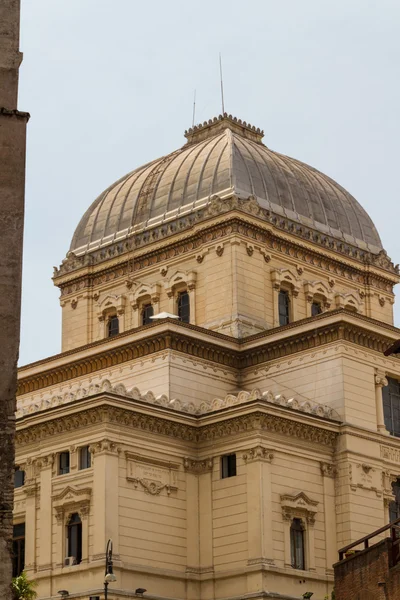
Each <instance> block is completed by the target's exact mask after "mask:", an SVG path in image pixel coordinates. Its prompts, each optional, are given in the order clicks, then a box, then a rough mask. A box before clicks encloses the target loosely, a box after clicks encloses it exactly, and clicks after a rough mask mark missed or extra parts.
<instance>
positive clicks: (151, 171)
mask: <svg viewBox="0 0 400 600" xmlns="http://www.w3.org/2000/svg"><path fill="white" fill-rule="evenodd" d="M185 135H186V137H187V139H188V142H187V144H186V145H185V146H183V147H182V148H180V149H179V150H176V151H175V152H172V153H171V154H168V155H167V156H164V157H162V158H159V159H157V160H155V161H153V162H151V163H149V164H147V165H144V166H143V167H139V168H138V169H135V170H134V171H132V172H131V173H129V174H128V175H125V176H124V177H122V178H121V179H120V180H119V181H117V182H116V183H114V184H112V185H111V186H110V187H109V188H108V189H107V190H106V191H105V192H103V193H102V194H101V195H100V196H99V197H98V198H97V199H96V200H95V201H94V202H93V204H92V205H91V206H90V207H89V209H88V210H87V211H86V213H85V214H84V215H83V217H82V219H81V221H80V223H79V225H78V227H77V228H76V231H75V234H74V236H73V239H72V243H71V248H70V250H71V251H73V252H75V253H76V254H78V255H79V254H83V253H85V252H88V251H90V250H92V249H95V248H98V247H100V246H102V245H105V244H109V243H110V242H112V241H114V240H120V239H123V238H124V237H126V236H127V235H129V234H130V233H133V232H135V231H138V230H141V229H143V228H144V227H146V228H147V227H152V226H155V225H159V224H160V223H163V222H166V221H170V220H172V219H174V218H175V217H177V216H179V215H183V214H185V215H186V214H188V213H190V212H192V211H196V210H198V209H199V208H201V207H204V206H205V205H206V204H207V203H208V202H209V200H210V198H211V197H212V196H213V195H218V196H221V197H227V196H230V195H232V194H236V195H237V196H239V197H242V198H247V197H248V196H250V195H254V196H255V197H256V198H257V202H258V203H259V205H260V206H261V207H263V208H266V209H269V210H270V211H272V212H274V213H276V214H278V215H285V216H286V217H288V218H290V219H292V220H295V221H298V222H300V223H302V224H304V225H307V226H309V227H312V228H315V229H317V230H319V231H322V232H323V233H325V234H328V235H331V236H333V237H335V238H338V239H341V240H344V241H347V242H349V243H351V244H354V245H356V246H358V247H360V248H364V249H368V250H370V251H371V252H374V253H377V252H379V251H380V250H381V249H382V244H381V240H380V238H379V235H378V232H377V230H376V228H375V226H374V224H373V222H372V220H371V219H370V217H369V216H368V215H367V213H366V212H365V210H364V209H363V208H362V207H361V206H360V204H359V203H358V202H357V200H356V199H355V198H353V196H351V195H350V194H349V193H348V192H347V191H346V190H345V189H343V188H342V187H341V186H340V185H338V184H337V183H336V182H335V181H333V180H332V179H330V178H329V177H327V176H326V175H324V174H323V173H320V172H319V171H317V170H316V169H314V168H312V167H310V166H308V165H306V164H304V163H302V162H300V161H298V160H295V159H293V158H288V157H287V156H284V155H282V154H278V153H277V152H273V151H272V150H270V149H269V148H267V147H266V146H265V145H264V144H263V143H262V141H261V140H262V136H263V132H261V131H260V130H259V129H258V130H256V129H255V128H254V127H252V126H250V125H247V124H246V123H242V122H241V121H238V120H237V119H233V118H232V117H230V116H229V117H228V116H227V115H224V116H223V117H219V119H214V120H213V121H209V122H208V123H205V124H204V125H202V126H201V125H200V126H198V127H195V128H194V129H190V130H189V131H188V132H186V133H185Z"/></svg>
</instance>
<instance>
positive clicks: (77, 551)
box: [67, 512, 82, 565]
mask: <svg viewBox="0 0 400 600" xmlns="http://www.w3.org/2000/svg"><path fill="white" fill-rule="evenodd" d="M75 516H76V517H77V518H78V519H79V520H74V521H73V519H74V517H75ZM70 556H73V557H74V558H75V560H76V564H77V565H79V564H80V563H81V562H82V519H81V518H80V516H79V513H77V512H75V513H72V515H71V516H70V517H69V519H68V524H67V558H69V557H70Z"/></svg>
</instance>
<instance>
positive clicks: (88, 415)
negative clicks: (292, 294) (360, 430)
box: [16, 403, 339, 447]
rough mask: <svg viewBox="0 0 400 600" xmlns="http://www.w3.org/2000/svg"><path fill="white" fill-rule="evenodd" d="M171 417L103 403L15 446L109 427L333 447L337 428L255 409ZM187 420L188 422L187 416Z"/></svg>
mask: <svg viewBox="0 0 400 600" xmlns="http://www.w3.org/2000/svg"><path fill="white" fill-rule="evenodd" d="M171 417H172V415H166V416H165V417H159V416H150V415H146V414H141V413H139V412H138V411H137V410H135V409H132V410H128V409H124V408H119V407H116V406H110V405H107V404H106V403H104V404H103V405H102V406H96V407H93V408H91V409H85V410H81V411H80V412H75V413H74V414H69V415H65V416H63V417H57V418H55V419H52V420H48V421H46V422H44V423H40V424H35V425H31V426H30V427H25V428H24V429H20V430H18V431H17V433H16V444H17V446H23V445H26V444H30V443H37V442H39V441H40V440H43V439H45V438H48V437H52V436H54V435H56V434H62V433H64V432H72V431H74V430H81V429H82V428H84V427H90V426H92V425H97V424H99V423H111V424H114V425H119V426H122V427H128V428H129V429H130V430H132V429H137V430H140V431H141V432H147V433H154V434H157V435H165V436H168V437H172V438H175V439H180V440H184V441H186V442H203V441H204V442H208V441H215V440H218V439H221V438H223V437H229V436H232V435H235V434H242V433H248V432H249V431H268V432H270V433H274V434H279V435H287V436H290V437H291V438H292V439H293V438H297V439H302V440H304V441H307V442H311V443H315V444H322V445H324V446H328V447H333V446H334V445H335V443H336V438H337V436H338V431H339V429H338V425H335V426H334V428H333V427H332V424H330V427H329V428H328V427H326V428H325V427H322V426H321V425H320V424H315V425H314V424H306V423H303V422H299V421H297V420H292V419H291V418H290V416H289V413H288V416H287V417H281V416H277V415H274V414H268V413H266V412H264V411H263V410H262V409H256V410H253V411H252V412H248V413H247V414H245V415H241V416H238V417H231V418H225V419H224V420H223V421H221V420H220V421H218V422H216V423H212V424H203V423H201V421H199V422H195V421H192V422H191V423H190V422H189V423H182V422H177V421H174V420H172V418H171ZM186 418H191V419H193V417H190V416H189V415H188V416H187V417H186Z"/></svg>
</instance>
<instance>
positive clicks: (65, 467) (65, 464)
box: [58, 452, 69, 475]
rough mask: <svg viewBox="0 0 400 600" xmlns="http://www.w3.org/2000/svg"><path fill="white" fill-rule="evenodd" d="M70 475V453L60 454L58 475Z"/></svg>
mask: <svg viewBox="0 0 400 600" xmlns="http://www.w3.org/2000/svg"><path fill="white" fill-rule="evenodd" d="M67 473H69V452H60V454H59V456H58V474H59V475H66V474H67Z"/></svg>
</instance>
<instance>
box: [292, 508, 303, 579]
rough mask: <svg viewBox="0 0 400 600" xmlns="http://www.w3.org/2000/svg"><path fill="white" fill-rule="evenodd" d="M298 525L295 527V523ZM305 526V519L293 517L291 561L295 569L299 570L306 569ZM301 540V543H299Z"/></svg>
mask: <svg viewBox="0 0 400 600" xmlns="http://www.w3.org/2000/svg"><path fill="white" fill-rule="evenodd" d="M295 523H296V525H297V524H298V527H294V524H295ZM304 532H305V526H304V522H303V519H301V518H299V517H293V518H292V520H291V523H290V561H291V565H292V568H293V569H297V570H299V571H305V570H306V552H305V550H306V544H305V535H304ZM299 541H300V544H299ZM299 551H300V560H299V556H298V554H299Z"/></svg>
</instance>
